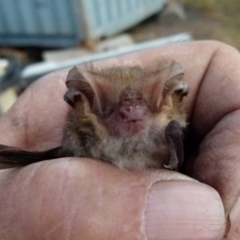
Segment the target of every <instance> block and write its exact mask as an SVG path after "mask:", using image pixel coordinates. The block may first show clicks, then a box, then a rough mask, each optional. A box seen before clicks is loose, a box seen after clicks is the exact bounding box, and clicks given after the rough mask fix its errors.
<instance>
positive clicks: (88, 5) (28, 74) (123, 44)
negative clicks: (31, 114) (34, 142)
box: [0, 0, 240, 115]
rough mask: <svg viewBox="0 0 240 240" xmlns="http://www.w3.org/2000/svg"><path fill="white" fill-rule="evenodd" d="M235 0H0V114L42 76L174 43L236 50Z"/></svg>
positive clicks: (239, 21) (238, 20) (239, 42)
mask: <svg viewBox="0 0 240 240" xmlns="http://www.w3.org/2000/svg"><path fill="white" fill-rule="evenodd" d="M239 12H240V1H239V0H228V1H226V0H200V1H198V0H175V1H174V0H18V1H16V0H0V115H1V114H3V113H4V112H5V111H7V109H9V107H10V106H11V105H12V104H13V103H14V101H15V100H16V99H17V97H18V96H19V95H20V94H21V93H22V92H23V91H24V90H25V89H26V88H27V87H28V86H29V84H31V83H32V82H33V81H35V80H36V79H38V78H39V77H40V76H42V75H44V74H47V73H49V72H52V71H56V70H58V69H62V68H67V67H71V66H73V65H76V64H81V63H82V62H87V61H93V60H99V59H103V58H107V57H112V56H117V55H120V54H124V53H128V52H133V51H137V50H141V49H145V48H149V47H155V46H160V45H164V44H169V43H172V42H180V41H190V40H201V39H215V40H219V41H222V42H225V43H228V44H230V45H232V46H234V47H236V48H237V49H240V31H239V30H240V17H239Z"/></svg>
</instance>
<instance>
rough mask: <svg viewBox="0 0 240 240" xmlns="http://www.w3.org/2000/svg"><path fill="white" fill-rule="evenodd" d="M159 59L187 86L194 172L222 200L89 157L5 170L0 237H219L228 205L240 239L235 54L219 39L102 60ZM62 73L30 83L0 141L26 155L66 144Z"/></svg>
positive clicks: (181, 181) (195, 185) (155, 173)
mask: <svg viewBox="0 0 240 240" xmlns="http://www.w3.org/2000/svg"><path fill="white" fill-rule="evenodd" d="M162 57H163V58H171V59H174V60H176V61H177V62H179V63H180V64H181V66H182V67H183V68H184V69H185V79H186V81H187V82H188V84H189V86H190V89H191V91H190V94H189V96H188V97H187V98H186V100H185V103H186V107H187V111H188V114H189V116H190V122H191V126H190V129H191V135H192V138H194V140H195V141H196V143H197V144H199V145H200V150H199V153H198V155H197V159H196V162H195V163H194V165H193V169H190V173H191V174H192V176H194V177H196V178H197V179H199V180H201V181H203V182H205V183H207V184H209V185H210V186H213V187H214V188H216V189H217V191H218V192H219V193H220V195H221V198H222V200H221V198H220V197H219V195H218V193H217V192H216V191H215V190H214V189H213V188H211V187H209V186H207V185H205V184H202V183H199V182H197V181H195V180H194V179H191V178H189V177H187V176H184V175H182V174H180V173H177V172H173V171H167V170H162V169H160V170H146V171H144V172H132V171H124V170H119V169H117V168H116V167H114V166H111V165H110V164H106V163H103V162H100V161H96V160H90V159H77V158H64V159H58V160H52V161H45V162H40V163H36V164H32V165H29V166H27V167H23V168H14V169H5V170H1V171H0V192H1V194H0V222H1V226H0V239H20V240H21V239H24V240H27V239H31V240H32V239H73V240H74V239H84V240H87V239H145V238H147V239H149V240H150V239H191V240H194V239H222V236H223V234H224V231H225V214H224V210H223V204H222V202H223V203H224V207H225V211H226V213H227V214H228V213H229V214H230V215H229V216H230V220H231V229H230V232H229V237H228V239H234V237H235V239H238V238H239V237H240V236H239V235H238V234H239V233H238V232H239V231H238V230H239V229H238V228H239V227H238V225H237V223H238V221H239V219H240V214H239V213H238V211H239V210H238V209H239V207H238V206H239V204H238V202H239V201H237V199H238V192H239V186H238V184H237V181H238V174H237V170H238V168H237V159H238V158H237V152H238V147H237V145H236V143H237V141H238V139H237V134H238V133H237V131H238V129H237V123H238V119H240V118H239V117H237V116H238V111H237V110H236V109H237V108H238V103H239V102H240V101H239V100H238V98H239V97H238V96H239V94H238V88H239V87H240V84H239V83H238V77H239V76H240V73H239V71H238V69H237V65H238V63H239V62H240V57H239V55H238V52H237V51H236V50H234V49H232V48H230V47H228V46H226V45H224V44H221V43H217V42H191V43H179V44H174V45H169V46H164V47H161V48H158V49H151V50H146V51H143V52H138V53H135V54H130V55H126V56H121V57H118V58H114V59H110V60H106V61H104V62H103V64H111V63H113V62H114V64H121V65H122V64H128V63H129V62H132V63H135V62H137V63H141V64H142V65H148V64H149V62H151V61H153V59H159V58H162ZM66 75H67V71H66V70H64V71H61V72H57V73H53V74H51V75H48V76H46V77H44V78H43V79H42V80H40V81H37V82H36V83H34V84H33V85H32V86H30V87H29V89H28V90H27V91H26V92H25V93H24V94H23V95H22V96H21V97H20V98H19V100H18V101H17V103H16V104H15V105H14V106H13V107H12V108H11V110H10V111H9V112H8V113H6V114H5V115H4V116H3V117H2V118H1V119H0V132H1V136H0V143H1V144H5V145H10V146H16V147H21V148H25V149H27V150H30V151H31V150H45V149H49V148H52V147H55V146H58V145H59V144H60V142H61V138H62V127H63V124H64V120H65V116H66V113H67V109H68V106H67V104H66V103H65V102H64V101H63V100H62V96H63V94H64V92H65V90H66V87H65V79H66ZM224 116H225V117H224ZM239 121H240V120H239ZM189 141H191V139H189ZM223 146H224V147H223ZM229 164H230V165H229ZM235 203H236V204H235Z"/></svg>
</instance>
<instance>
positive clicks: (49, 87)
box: [0, 70, 68, 151]
mask: <svg viewBox="0 0 240 240" xmlns="http://www.w3.org/2000/svg"><path fill="white" fill-rule="evenodd" d="M66 75H67V71H66V70H64V71H59V72H56V73H53V74H49V75H47V76H45V77H43V78H42V79H40V80H39V81H36V82H35V83H34V84H32V85H31V86H30V87H29V88H28V89H27V90H26V91H25V92H24V93H23V94H22V95H21V97H20V98H19V99H18V100H17V102H16V103H15V104H14V105H13V107H12V108H11V109H10V110H9V111H8V112H7V113H6V114H5V115H3V116H2V117H1V119H0V132H1V134H0V143H1V144H4V145H10V146H15V147H19V148H24V149H26V150H30V151H35V150H36V151H41V150H46V149H49V148H52V147H56V146H58V145H59V143H60V142H61V139H62V129H63V126H64V122H65V118H66V113H67V110H68V105H67V104H66V103H65V102H64V100H63V94H64V92H65V91H66V86H65V79H66Z"/></svg>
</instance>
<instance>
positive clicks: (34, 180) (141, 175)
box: [0, 158, 225, 240]
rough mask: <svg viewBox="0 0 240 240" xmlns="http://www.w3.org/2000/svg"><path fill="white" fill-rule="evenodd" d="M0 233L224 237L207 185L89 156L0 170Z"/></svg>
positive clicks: (87, 238)
mask: <svg viewBox="0 0 240 240" xmlns="http://www.w3.org/2000/svg"><path fill="white" fill-rule="evenodd" d="M0 191H1V195H0V222H1V231H0V239H18V240H28V239H31V240H32V239H51V240H53V239H57V240H61V239H71V240H75V239H76V240H77V239H84V240H92V239H98V240H102V239H103V240H105V239H109V240H111V239H114V240H115V239H124V240H128V239H129V240H133V239H139V240H140V239H148V240H151V239H191V240H194V239H201V240H202V239H221V237H222V235H223V233H224V226H225V219H224V210H223V206H222V203H221V200H220V198H219V196H218V194H217V193H216V192H215V191H214V190H213V189H212V188H210V187H208V186H206V185H203V184H200V183H198V182H196V181H194V180H192V179H190V178H188V177H185V176H184V175H181V174H179V173H176V172H172V171H166V170H156V171H144V172H133V171H127V170H119V169H117V168H116V167H114V166H112V165H110V164H105V163H102V162H100V161H94V160H90V159H78V158H70V159H58V160H53V161H45V162H40V163H36V164H32V165H29V166H27V167H23V168H16V169H7V170H1V171H0Z"/></svg>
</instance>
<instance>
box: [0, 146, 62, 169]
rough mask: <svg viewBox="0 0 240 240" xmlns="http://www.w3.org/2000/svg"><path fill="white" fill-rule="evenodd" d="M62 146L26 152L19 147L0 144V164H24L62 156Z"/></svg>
mask: <svg viewBox="0 0 240 240" xmlns="http://www.w3.org/2000/svg"><path fill="white" fill-rule="evenodd" d="M63 152H64V151H63V149H62V147H56V148H52V149H50V150H47V151H42V152H28V151H24V150H22V149H20V148H15V147H9V146H5V145H0V164H6V165H9V166H13V167H14V166H24V165H28V164H31V163H35V162H39V161H44V160H50V159H54V158H60V157H64V154H63Z"/></svg>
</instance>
